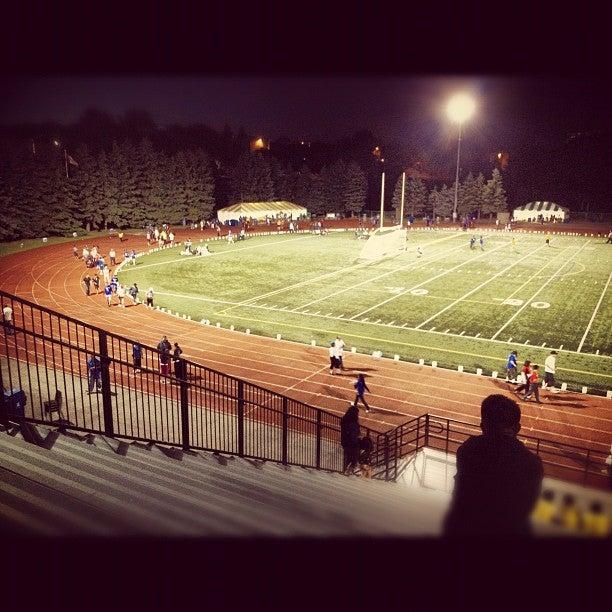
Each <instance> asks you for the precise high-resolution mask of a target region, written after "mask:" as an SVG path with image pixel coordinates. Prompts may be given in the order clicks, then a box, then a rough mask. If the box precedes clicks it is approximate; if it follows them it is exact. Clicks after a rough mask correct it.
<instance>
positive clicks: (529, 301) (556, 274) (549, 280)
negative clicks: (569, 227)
mask: <svg viewBox="0 0 612 612" xmlns="http://www.w3.org/2000/svg"><path fill="white" fill-rule="evenodd" d="M589 242H590V240H587V241H586V242H585V243H584V244H583V245H582V246H581V247H580V248H579V249H578V250H577V251H576V252H575V253H574V254H573V255H572V256H571V257H570V258H569V259H568V260H567V261H566V262H565V263H564V264H563V265H562V266H561V267H560V268H559V269H558V270H557V271H556V272H555V273H554V274H553V275H552V276H551V277H549V279H548V280H547V281H546V282H545V283H544V284H543V285H542V286H541V287H540V288H539V289H538V290H537V291H536V292H535V293H534V294H533V295H532V296H531V297H530V298H529V299H528V300H526V301H525V303H524V304H523V305H522V306H521V307H520V308H519V309H518V310H517V311H516V312H515V313H514V314H513V315H512V316H511V317H510V318H509V319H508V320H507V321H506V322H505V323H504V324H503V325H502V326H501V327H500V328H499V329H498V330H497V331H496V332H495V333H494V334H493V335H492V336H491V338H490V339H491V340H495V339H496V338H497V336H499V334H501V333H502V332H503V331H504V329H506V327H508V325H510V323H512V321H514V319H516V317H518V316H519V315H520V314H521V312H523V310H525V308H527V306H529V304H530V303H531V302H532V301H533V299H534V298H536V297H537V296H538V294H539V293H540V292H542V291H543V290H544V288H545V287H547V286H548V284H549V283H550V282H551V281H552V280H553V279H554V278H555V277H556V276H558V275H559V274H560V273H561V270H563V268H565V266H567V264H568V263H570V262H571V261H572V260H573V259H574V258H575V257H576V256H577V255H579V254H580V252H581V251H582V249H584V247H585V246H586V245H587V244H589Z"/></svg>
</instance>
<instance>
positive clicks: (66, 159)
mask: <svg viewBox="0 0 612 612" xmlns="http://www.w3.org/2000/svg"><path fill="white" fill-rule="evenodd" d="M64 163H65V164H66V178H70V177H69V176H68V153H67V152H66V149H64Z"/></svg>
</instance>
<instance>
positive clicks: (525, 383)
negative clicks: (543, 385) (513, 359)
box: [514, 359, 531, 394]
mask: <svg viewBox="0 0 612 612" xmlns="http://www.w3.org/2000/svg"><path fill="white" fill-rule="evenodd" d="M530 376H531V361H529V359H527V361H525V363H524V364H523V367H522V368H521V374H520V379H521V380H520V383H521V384H520V385H519V386H518V387H517V388H516V389H515V390H514V392H515V393H516V394H519V393H520V392H521V391H528V390H529V377H530Z"/></svg>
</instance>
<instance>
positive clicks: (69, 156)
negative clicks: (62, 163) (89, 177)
mask: <svg viewBox="0 0 612 612" xmlns="http://www.w3.org/2000/svg"><path fill="white" fill-rule="evenodd" d="M66 157H67V159H68V163H69V164H72V165H73V166H77V167H78V165H79V164H77V163H76V162H75V161H74V159H73V158H72V156H71V155H68V154H67V153H66Z"/></svg>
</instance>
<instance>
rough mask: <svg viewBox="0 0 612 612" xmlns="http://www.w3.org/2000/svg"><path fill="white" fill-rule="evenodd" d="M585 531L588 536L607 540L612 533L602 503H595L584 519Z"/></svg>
mask: <svg viewBox="0 0 612 612" xmlns="http://www.w3.org/2000/svg"><path fill="white" fill-rule="evenodd" d="M583 529H584V533H585V534H586V535H590V536H598V537H603V538H605V537H606V536H607V535H608V534H609V532H610V524H609V521H608V517H607V516H606V514H605V512H604V511H603V507H602V505H601V503H600V502H597V501H596V502H593V503H592V504H591V506H590V508H589V510H588V511H587V512H585V513H584V517H583Z"/></svg>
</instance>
